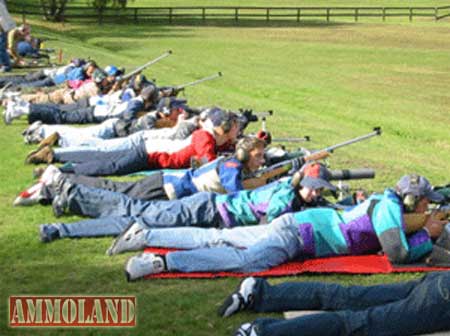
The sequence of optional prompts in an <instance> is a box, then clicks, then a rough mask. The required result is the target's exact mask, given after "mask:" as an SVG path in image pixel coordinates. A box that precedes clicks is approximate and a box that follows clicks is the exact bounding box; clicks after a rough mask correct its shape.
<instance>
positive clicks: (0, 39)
mask: <svg viewBox="0 0 450 336" xmlns="http://www.w3.org/2000/svg"><path fill="white" fill-rule="evenodd" d="M7 39H8V33H6V32H4V31H3V30H2V31H1V32H0V65H2V66H3V67H4V68H5V70H11V60H10V58H9V54H8V52H7V51H6V45H7Z"/></svg>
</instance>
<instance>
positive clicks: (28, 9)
mask: <svg viewBox="0 0 450 336" xmlns="http://www.w3.org/2000/svg"><path fill="white" fill-rule="evenodd" d="M9 10H10V12H11V13H14V14H21V15H22V16H23V19H24V20H25V19H26V16H28V15H30V16H35V15H38V16H44V10H43V9H42V7H40V6H30V5H10V6H9ZM449 16H450V6H443V7H242V6H241V7H231V6H211V7H200V6H191V7H135V8H133V7H130V8H125V9H116V8H107V9H104V10H101V11H99V10H96V9H94V8H90V7H67V8H66V10H65V13H64V20H65V21H79V20H88V21H93V20H95V21H98V22H100V23H102V22H106V21H121V22H135V23H139V22H141V21H158V22H159V21H166V22H168V23H176V22H177V21H179V22H182V21H186V20H196V21H200V22H202V21H203V22H205V21H206V20H231V21H234V22H239V21H249V20H263V21H266V22H270V21H280V20H289V21H297V22H301V21H302V20H306V19H319V20H326V21H327V22H330V21H332V20H334V19H337V20H339V19H342V18H347V19H351V20H354V21H356V22H357V21H358V20H359V19H360V18H368V17H371V18H380V19H381V20H383V21H385V20H386V18H390V17H404V18H408V19H409V21H412V20H413V19H414V18H418V17H428V18H432V19H433V20H436V21H438V20H441V19H444V18H447V17H449Z"/></svg>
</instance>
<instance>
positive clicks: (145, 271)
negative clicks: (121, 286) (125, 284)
mask: <svg viewBox="0 0 450 336" xmlns="http://www.w3.org/2000/svg"><path fill="white" fill-rule="evenodd" d="M165 270H166V267H165V265H164V259H163V257H162V256H160V255H158V254H153V253H141V254H138V255H137V256H134V257H131V258H130V259H128V261H127V263H126V264H125V276H126V277H127V281H134V280H136V279H139V278H142V277H144V276H146V275H149V274H157V273H162V272H164V271H165Z"/></svg>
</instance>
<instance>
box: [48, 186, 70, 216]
mask: <svg viewBox="0 0 450 336" xmlns="http://www.w3.org/2000/svg"><path fill="white" fill-rule="evenodd" d="M72 186H73V184H72V183H71V182H70V181H69V180H67V179H65V178H63V177H62V178H61V180H60V181H59V182H58V184H57V185H53V186H52V187H53V188H54V190H55V192H56V196H55V198H54V199H53V202H52V209H53V214H54V215H55V217H56V218H59V217H61V216H62V215H64V213H65V212H66V209H67V207H68V203H69V201H68V198H69V191H70V189H71V188H72Z"/></svg>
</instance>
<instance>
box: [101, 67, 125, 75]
mask: <svg viewBox="0 0 450 336" xmlns="http://www.w3.org/2000/svg"><path fill="white" fill-rule="evenodd" d="M105 72H106V74H107V75H108V76H120V75H122V74H123V73H124V71H123V69H119V68H118V67H116V66H115V65H108V66H107V67H106V68H105Z"/></svg>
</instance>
